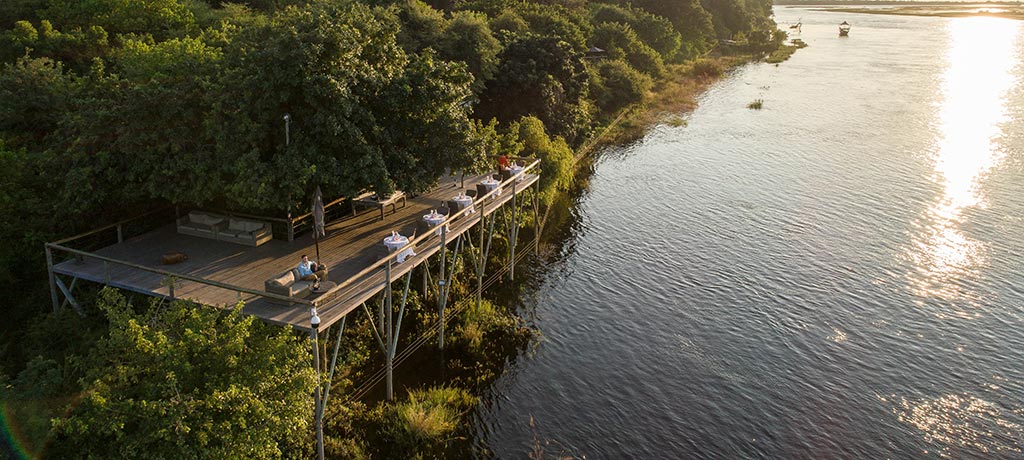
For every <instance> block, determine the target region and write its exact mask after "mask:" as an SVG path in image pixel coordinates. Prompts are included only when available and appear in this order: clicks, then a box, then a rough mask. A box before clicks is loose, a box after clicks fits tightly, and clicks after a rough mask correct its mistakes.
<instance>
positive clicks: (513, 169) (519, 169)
mask: <svg viewBox="0 0 1024 460" xmlns="http://www.w3.org/2000/svg"><path fill="white" fill-rule="evenodd" d="M508 170H509V172H511V173H512V175H513V176H515V175H516V174H519V173H521V172H523V167H522V166H519V165H512V166H509V168H508ZM522 180H523V178H522V177H520V178H519V179H518V180H516V182H519V181H522Z"/></svg>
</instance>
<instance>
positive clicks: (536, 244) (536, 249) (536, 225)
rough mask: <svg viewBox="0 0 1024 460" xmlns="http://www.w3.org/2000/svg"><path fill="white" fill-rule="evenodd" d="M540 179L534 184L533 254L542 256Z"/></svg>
mask: <svg viewBox="0 0 1024 460" xmlns="http://www.w3.org/2000/svg"><path fill="white" fill-rule="evenodd" d="M540 232H541V228H540V181H537V183H536V185H534V186H533V255H535V256H540Z"/></svg>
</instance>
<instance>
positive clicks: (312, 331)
mask: <svg viewBox="0 0 1024 460" xmlns="http://www.w3.org/2000/svg"><path fill="white" fill-rule="evenodd" d="M309 314H310V316H311V317H310V319H309V326H310V327H309V335H310V338H312V340H313V367H315V368H316V390H315V391H314V392H313V405H314V407H313V413H314V422H313V423H314V425H316V426H315V427H314V428H315V429H316V452H317V458H319V459H320V460H324V424H323V417H324V413H323V408H322V407H320V388H321V385H320V344H319V343H318V342H317V329H319V328H320V317H319V316H317V314H316V307H313V308H311V309H310V310H309Z"/></svg>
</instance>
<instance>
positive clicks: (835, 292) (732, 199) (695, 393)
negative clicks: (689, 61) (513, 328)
mask: <svg viewBox="0 0 1024 460" xmlns="http://www.w3.org/2000/svg"><path fill="white" fill-rule="evenodd" d="M776 15H777V16H776V20H777V21H778V22H779V23H780V24H786V23H795V22H797V20H802V23H803V28H802V33H801V36H802V37H801V38H802V39H803V40H804V41H806V42H807V43H808V44H809V45H810V46H809V47H808V48H805V49H802V50H800V51H798V52H797V53H796V54H795V55H794V56H793V57H792V58H791V59H790V60H789V61H787V62H785V63H783V64H781V65H778V66H775V65H769V64H764V63H754V64H750V65H747V66H744V67H742V68H740V69H738V70H736V71H735V72H734V73H732V74H731V75H730V76H729V77H728V78H725V79H724V80H722V81H721V82H719V83H718V84H716V85H715V86H713V87H712V88H711V89H710V90H709V91H708V92H707V93H706V94H705V95H704V96H702V98H701V100H700V107H699V108H698V109H697V110H696V111H694V112H693V113H691V114H688V115H685V119H686V121H687V123H686V125H685V126H659V127H656V128H654V129H653V130H652V131H651V132H650V133H649V134H648V135H647V136H646V137H645V138H644V139H643V140H642V141H640V142H638V143H636V144H633V145H629V146H624V147H621V148H617V149H613V150H611V151H608V152H604V153H603V154H602V156H601V157H600V160H599V161H598V163H597V164H596V165H595V167H594V172H593V175H592V177H591V179H590V182H589V186H588V187H587V189H586V190H585V191H584V192H583V193H582V194H581V196H580V197H579V198H578V200H577V201H576V203H575V204H574V208H573V209H572V210H571V212H572V214H573V221H572V222H571V223H570V224H568V226H567V229H568V230H567V232H568V236H567V237H566V239H565V242H564V244H563V245H562V246H561V252H560V253H559V254H558V255H557V257H555V259H556V260H555V262H554V263H553V264H552V265H550V266H548V267H547V268H546V269H544V270H545V271H543V272H539V273H536V274H535V276H536V279H537V281H536V285H535V286H532V287H531V289H530V292H531V294H530V295H527V296H526V298H525V299H523V300H522V302H523V305H522V308H523V310H524V311H526V312H529V317H530V321H531V322H532V325H533V326H534V327H535V328H537V329H538V330H539V331H540V332H541V333H542V334H543V337H542V338H541V339H538V342H537V344H536V346H535V347H532V348H531V349H530V350H527V351H525V352H524V353H523V355H522V356H519V357H518V358H517V359H516V360H515V361H514V362H513V363H511V364H510V366H509V369H508V370H507V372H506V373H505V374H504V375H503V376H502V377H501V378H500V379H499V380H498V382H497V383H496V384H495V386H494V390H493V393H492V394H491V395H489V396H488V397H487V398H485V400H484V401H483V402H482V404H481V407H480V408H479V410H478V411H477V412H478V416H477V417H478V420H477V431H478V438H479V440H480V443H481V445H483V446H486V448H488V449H490V450H491V451H493V455H494V457H496V458H504V459H520V458H526V457H527V455H528V454H530V452H531V451H532V450H533V449H535V448H539V449H543V450H544V451H545V458H554V455H556V454H567V455H573V456H576V457H586V458H589V459H599V458H609V459H620V458H637V459H656V458H657V459H661V458H665V459H669V458H723V459H746V458H782V459H883V458H915V459H916V458H958V459H959V458H977V459H1011V458H1014V459H1020V458H1024V434H1022V432H1024V271H1022V269H1024V260H1022V256H1024V84H1022V76H1024V34H1022V24H1024V23H1022V22H1016V21H1012V20H1002V19H993V18H955V19H952V18H927V17H899V16H881V15H855V14H840V13H831V12H816V11H813V10H810V9H801V8H776ZM843 20H847V21H849V22H850V23H851V24H852V25H853V29H852V32H851V33H850V36H849V37H848V38H839V37H838V33H837V24H838V23H839V22H841V21H843ZM755 99H762V100H763V101H764V108H763V110H751V109H748V108H746V106H747V104H748V103H750V102H752V101H753V100H755ZM531 418H532V419H533V421H534V422H533V428H532V429H531V422H530V420H531Z"/></svg>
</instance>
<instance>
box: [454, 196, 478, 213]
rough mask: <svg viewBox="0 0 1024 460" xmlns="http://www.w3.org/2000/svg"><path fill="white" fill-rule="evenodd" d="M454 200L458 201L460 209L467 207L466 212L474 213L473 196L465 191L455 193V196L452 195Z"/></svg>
mask: <svg viewBox="0 0 1024 460" xmlns="http://www.w3.org/2000/svg"><path fill="white" fill-rule="evenodd" d="M452 201H454V202H456V203H458V205H459V209H465V210H466V214H472V213H473V212H474V211H473V197H471V196H469V195H466V194H464V193H463V194H460V195H455V196H454V197H452Z"/></svg>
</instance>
